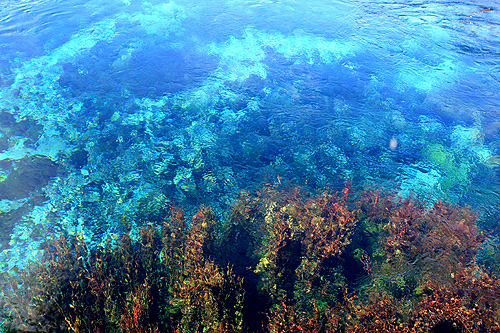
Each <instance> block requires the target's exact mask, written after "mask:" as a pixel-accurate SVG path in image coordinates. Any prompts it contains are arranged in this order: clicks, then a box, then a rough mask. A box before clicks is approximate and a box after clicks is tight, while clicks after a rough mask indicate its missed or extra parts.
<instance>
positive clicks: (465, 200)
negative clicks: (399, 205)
mask: <svg viewBox="0 0 500 333" xmlns="http://www.w3.org/2000/svg"><path fill="white" fill-rule="evenodd" d="M499 10H500V6H499V5H498V4H497V3H495V2H493V1H470V2H468V3H465V2H453V1H437V2H425V1H421V2H411V1H400V2H387V1H345V2H344V1H326V0H315V1H292V0H290V1H257V0H255V1H243V0H227V1H223V0H214V1H208V0H206V1H188V0H186V1H181V0H179V1H175V2H173V1H170V2H166V1H128V0H122V1H119V0H106V1H104V0H93V1H75V0H65V1H19V0H16V1H13V0H10V1H7V0H4V1H2V2H1V4H0V101H1V104H0V112H1V113H0V150H1V151H0V248H1V251H2V252H1V255H0V270H2V271H4V272H12V271H16V267H19V266H22V265H24V264H25V263H26V261H29V260H30V259H33V258H37V256H39V254H40V250H39V249H38V245H39V244H40V242H42V241H43V240H44V239H46V238H50V237H52V235H55V234H57V233H59V232H61V231H63V232H67V233H69V234H71V235H75V234H81V235H84V236H85V238H86V239H88V240H89V242H92V243H93V244H94V245H99V244H102V242H104V240H105V239H106V238H113V239H115V238H116V235H117V234H120V233H121V232H123V231H124V230H125V226H124V221H125V222H126V224H127V226H128V227H130V226H132V227H134V226H138V225H140V224H141V221H143V220H146V219H149V220H154V219H157V218H160V216H161V214H163V213H164V212H162V210H161V209H158V210H157V211H156V213H155V214H153V213H145V211H148V209H149V210H150V208H151V207H152V206H151V205H153V204H154V203H157V204H158V205H157V206H155V207H163V206H164V205H165V204H166V203H168V202H175V203H176V204H177V205H179V206H182V207H184V208H185V210H186V211H187V212H188V213H190V212H192V211H193V210H194V209H195V207H197V206H199V205H202V204H204V205H209V206H211V207H213V208H214V210H215V211H216V212H217V213H218V214H219V215H220V216H223V215H224V214H225V213H226V212H227V210H228V209H229V207H230V206H231V204H232V203H233V202H234V200H235V199H236V198H237V197H238V194H239V193H240V192H241V191H242V190H254V189H258V188H260V187H261V186H262V185H263V184H266V183H275V182H287V183H291V184H295V185H299V186H304V187H306V188H307V189H308V190H310V191H313V192H314V191H321V190H322V189H324V188H326V187H331V186H333V187H336V186H338V185H340V184H343V183H344V181H347V180H351V181H352V182H353V186H354V187H356V188H368V187H370V188H379V187H381V188H390V189H397V191H399V192H400V194H401V195H403V196H407V195H410V194H412V195H414V196H416V197H417V198H419V199H421V200H425V201H426V202H428V203H429V204H431V203H432V202H434V201H436V200H439V199H443V200H446V201H450V202H453V203H457V204H466V205H470V206H471V207H472V208H473V209H475V210H476V211H478V212H479V213H480V214H481V215H480V216H481V219H480V221H481V223H482V228H483V229H485V230H488V231H489V232H493V236H492V238H490V241H491V242H492V245H491V246H497V245H495V244H496V243H495V239H496V238H495V236H494V235H496V234H495V232H496V231H495V230H496V229H495V228H496V227H497V223H498V218H497V216H498V207H499V187H498V186H499V179H498V174H499V165H500V154H499V149H500V136H499V131H500V82H499V81H500V73H499V71H500V13H499ZM152 203H153V204H152ZM148 205H149V206H148ZM148 214H149V215H148ZM151 214H152V215H151Z"/></svg>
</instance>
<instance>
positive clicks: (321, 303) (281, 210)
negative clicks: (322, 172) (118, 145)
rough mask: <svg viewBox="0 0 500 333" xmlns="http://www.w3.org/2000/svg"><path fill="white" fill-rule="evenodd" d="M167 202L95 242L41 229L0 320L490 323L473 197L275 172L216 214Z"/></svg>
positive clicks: (389, 328) (179, 327)
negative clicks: (297, 182)
mask: <svg viewBox="0 0 500 333" xmlns="http://www.w3.org/2000/svg"><path fill="white" fill-rule="evenodd" d="M279 183H281V182H280V181H279ZM159 201H163V202H165V205H167V203H166V201H165V200H164V198H160V199H159ZM144 208H145V209H146V208H147V207H146V206H144ZM154 210H155V212H156V211H157V210H158V207H157V205H154ZM163 211H164V212H165V217H164V218H163V219H162V220H161V221H158V220H154V221H150V222H145V223H143V226H142V227H141V228H140V230H139V231H138V232H137V231H133V230H130V231H129V232H128V233H125V234H124V235H122V236H121V237H118V239H116V240H113V241H112V240H109V241H108V243H107V244H104V245H103V246H101V247H97V248H91V247H90V246H89V245H88V244H87V242H86V241H85V239H84V238H83V237H79V236H76V237H69V236H66V235H64V234H61V235H59V236H58V237H57V238H55V239H53V240H47V241H46V243H45V250H46V251H45V254H44V256H43V258H42V260H41V261H39V262H36V263H33V264H31V266H29V267H28V268H27V270H26V271H25V272H20V273H19V275H17V276H15V277H10V286H11V288H10V289H9V290H4V294H5V295H4V296H5V300H6V301H5V304H4V311H5V316H6V320H5V321H4V324H3V327H2V329H3V331H4V332H20V331H32V332H35V331H36V332H500V302H499V301H498V300H499V299H500V278H499V276H498V275H495V274H493V273H491V272H487V270H486V269H485V268H482V267H480V265H479V264H478V263H477V262H476V259H475V258H476V256H477V255H478V253H479V252H480V250H481V246H482V243H483V242H484V241H485V240H486V239H487V235H484V234H483V233H482V232H481V231H480V230H479V228H478V227H477V225H476V222H477V220H478V216H477V215H476V214H475V213H474V212H473V211H472V210H471V209H470V208H467V207H461V206H454V205H451V204H447V203H445V202H443V201H438V202H435V203H434V204H433V206H432V207H427V206H425V205H424V204H423V203H422V202H420V201H418V200H417V199H415V198H413V197H411V196H410V197H408V198H401V197H399V196H397V195H395V194H393V193H392V192H391V191H381V190H378V191H374V190H363V191H359V192H354V191H353V190H352V189H351V186H350V184H349V183H346V185H345V187H344V188H343V189H341V190H339V191H333V190H325V191H324V192H322V193H320V194H317V195H313V194H311V193H306V192H305V191H304V190H301V189H300V188H297V187H289V186H285V185H282V184H278V183H277V184H268V185H266V186H265V187H264V188H262V189H261V190H260V191H256V192H255V193H249V192H242V193H241V195H240V197H239V199H238V200H237V201H236V203H235V204H234V205H233V207H232V209H231V211H230V213H229V214H227V216H226V217H225V218H224V219H219V218H218V217H217V216H216V215H215V214H214V213H213V211H212V210H211V209H210V208H208V207H200V208H199V210H198V212H197V213H196V214H194V216H193V217H192V218H190V219H188V218H187V217H186V216H185V215H184V212H183V210H182V209H180V208H178V207H176V206H175V205H173V204H168V207H167V206H165V209H164V210H163ZM142 216H149V215H148V214H146V213H144V214H143V215H142ZM122 222H123V223H124V224H127V223H129V221H127V218H126V217H123V218H122Z"/></svg>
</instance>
